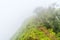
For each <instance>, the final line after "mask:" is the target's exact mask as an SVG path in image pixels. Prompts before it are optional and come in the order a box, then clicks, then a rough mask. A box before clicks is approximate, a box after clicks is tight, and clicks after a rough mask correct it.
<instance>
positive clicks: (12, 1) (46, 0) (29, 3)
mask: <svg viewBox="0 0 60 40" xmlns="http://www.w3.org/2000/svg"><path fill="white" fill-rule="evenodd" d="M54 2H56V0H0V40H10V38H11V37H12V36H13V34H15V32H16V31H17V30H18V28H20V27H21V24H22V23H23V22H24V20H25V19H27V18H28V17H30V16H32V15H33V14H34V13H33V11H34V10H35V8H37V7H48V6H50V5H51V4H52V3H54Z"/></svg>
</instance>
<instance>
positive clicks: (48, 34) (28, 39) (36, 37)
mask: <svg viewBox="0 0 60 40" xmlns="http://www.w3.org/2000/svg"><path fill="white" fill-rule="evenodd" d="M25 26H26V27H25ZM23 27H25V28H24V29H23V30H22V32H21V34H20V33H19V35H18V36H15V37H13V39H12V40H60V9H59V8H58V9H56V8H50V7H49V8H42V10H40V11H39V12H37V13H36V16H35V17H32V19H31V20H29V21H28V23H27V24H26V25H24V26H23ZM19 31H20V30H19Z"/></svg>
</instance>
